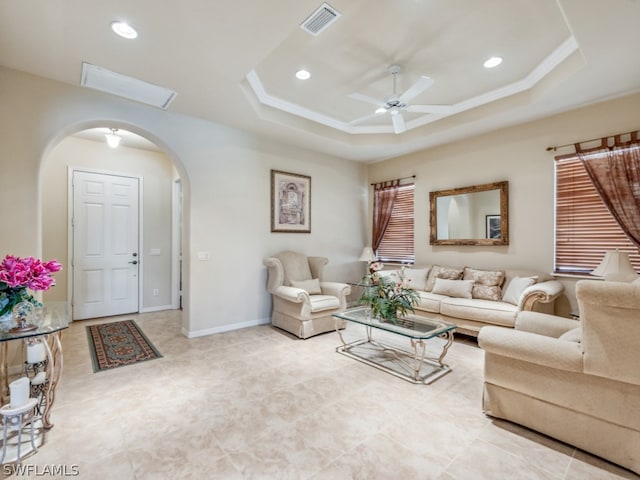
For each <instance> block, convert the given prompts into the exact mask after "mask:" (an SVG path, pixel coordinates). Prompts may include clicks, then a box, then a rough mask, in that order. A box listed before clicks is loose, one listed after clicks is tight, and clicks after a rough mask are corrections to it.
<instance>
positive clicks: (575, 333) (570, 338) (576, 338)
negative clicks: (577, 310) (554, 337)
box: [558, 327, 582, 343]
mask: <svg viewBox="0 0 640 480" xmlns="http://www.w3.org/2000/svg"><path fill="white" fill-rule="evenodd" d="M558 339H559V340H565V341H567V342H578V343H580V342H581V340H582V327H576V328H572V329H571V330H569V331H567V332H564V333H563V334H562V335H560V336H559V337H558Z"/></svg>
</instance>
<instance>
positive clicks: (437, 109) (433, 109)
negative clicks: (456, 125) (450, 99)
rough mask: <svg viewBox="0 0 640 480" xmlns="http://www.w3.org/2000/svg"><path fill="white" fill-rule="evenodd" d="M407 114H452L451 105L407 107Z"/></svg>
mask: <svg viewBox="0 0 640 480" xmlns="http://www.w3.org/2000/svg"><path fill="white" fill-rule="evenodd" d="M407 112H418V113H443V114H448V113H451V112H453V105H409V106H408V107H407Z"/></svg>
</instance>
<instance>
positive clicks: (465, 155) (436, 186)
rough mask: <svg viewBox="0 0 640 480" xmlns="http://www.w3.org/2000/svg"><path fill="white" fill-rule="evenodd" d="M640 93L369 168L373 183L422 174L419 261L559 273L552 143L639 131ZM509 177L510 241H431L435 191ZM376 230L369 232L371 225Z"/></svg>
mask: <svg viewBox="0 0 640 480" xmlns="http://www.w3.org/2000/svg"><path fill="white" fill-rule="evenodd" d="M639 111H640V94H638V95H632V96H628V97H626V98H620V99H616V100H611V101H608V102H604V103H600V104H597V105H593V106H588V107H585V108H582V109H579V110H574V111H572V112H567V113H562V114H559V115H556V116H553V117H549V118H545V119H542V120H538V121H535V122H530V123H526V124H523V125H520V126H516V127H512V128H507V129H503V130H499V131H496V132H493V133H489V134H486V135H481V136H477V137H472V138H468V139H466V140H463V141H459V142H455V143H452V144H449V145H445V146H441V147H437V148H432V149H429V150H424V151H421V152H418V153H414V154H411V155H406V156H403V157H398V158H394V159H390V160H386V161H383V162H379V163H375V164H371V165H370V166H369V180H370V181H371V182H377V181H381V180H386V179H391V178H398V177H404V176H410V175H416V191H415V194H416V209H415V218H416V222H415V238H416V246H415V251H416V263H417V264H430V263H438V264H451V265H469V266H474V267H479V268H494V267H503V268H507V267H509V268H519V267H522V268H530V269H536V270H541V271H545V272H552V271H553V261H554V258H553V255H554V236H553V230H554V220H553V218H554V156H555V155H557V154H559V153H562V152H568V151H569V150H568V149H563V150H560V151H558V152H556V153H554V152H547V151H546V148H547V147H549V146H553V145H563V144H567V143H569V144H571V143H573V142H576V141H581V140H589V139H592V138H599V137H602V136H607V135H612V134H616V133H623V132H628V131H631V130H636V129H638V128H640V117H639V116H638V112H639ZM501 180H508V181H509V223H510V228H509V233H510V244H509V245H508V246H495V247H476V246H459V247H456V246H451V247H450V246H431V245H429V192H430V191H434V190H446V189H450V188H456V187H465V186H469V185H476V184H483V183H492V182H497V181H501ZM368 231H370V229H368ZM562 282H563V283H564V284H565V286H566V289H567V295H566V297H565V298H564V299H562V301H561V302H560V303H559V305H558V306H559V313H562V314H564V313H568V311H569V310H571V309H573V308H575V298H574V295H573V289H574V281H573V280H571V279H562Z"/></svg>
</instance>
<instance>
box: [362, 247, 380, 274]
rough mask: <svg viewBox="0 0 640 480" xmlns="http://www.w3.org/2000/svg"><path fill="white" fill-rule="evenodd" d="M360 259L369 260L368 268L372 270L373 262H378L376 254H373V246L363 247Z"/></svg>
mask: <svg viewBox="0 0 640 480" xmlns="http://www.w3.org/2000/svg"><path fill="white" fill-rule="evenodd" d="M358 261H360V262H367V268H368V270H369V271H371V264H372V263H373V262H377V261H378V259H377V258H376V256H375V255H374V254H373V248H371V247H364V248H363V249H362V254H361V255H360V258H359V259H358Z"/></svg>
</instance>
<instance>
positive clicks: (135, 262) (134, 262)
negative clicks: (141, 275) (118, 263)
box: [129, 260, 138, 265]
mask: <svg viewBox="0 0 640 480" xmlns="http://www.w3.org/2000/svg"><path fill="white" fill-rule="evenodd" d="M129 263H133V264H134V265H137V264H138V261H137V260H133V261H132V262H129Z"/></svg>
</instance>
